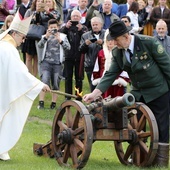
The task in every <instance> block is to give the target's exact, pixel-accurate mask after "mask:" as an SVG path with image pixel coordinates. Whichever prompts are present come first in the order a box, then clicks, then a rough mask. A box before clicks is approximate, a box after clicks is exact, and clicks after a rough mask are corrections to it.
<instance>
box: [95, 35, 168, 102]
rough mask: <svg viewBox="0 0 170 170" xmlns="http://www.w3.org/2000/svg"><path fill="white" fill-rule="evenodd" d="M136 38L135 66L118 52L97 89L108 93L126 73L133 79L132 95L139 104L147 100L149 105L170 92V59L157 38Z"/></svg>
mask: <svg viewBox="0 0 170 170" xmlns="http://www.w3.org/2000/svg"><path fill="white" fill-rule="evenodd" d="M134 36H135V43H134V51H133V59H132V63H129V62H128V61H127V59H126V56H125V53H124V50H122V49H118V48H117V47H116V48H114V49H113V52H112V55H113V59H112V63H111V66H110V69H109V70H108V71H107V72H106V73H105V75H104V77H103V78H102V80H101V82H100V83H99V85H98V86H97V87H96V88H97V89H99V90H100V91H102V92H105V91H106V90H107V89H108V87H110V85H111V84H112V83H113V82H114V80H115V79H116V78H117V76H118V75H119V74H120V73H121V72H122V70H124V71H127V73H128V75H129V77H130V79H131V82H132V90H131V93H132V94H133V95H134V96H135V98H136V101H140V98H141V96H143V98H144V100H145V102H146V103H148V102H150V101H152V100H154V99H156V98H158V97H160V96H161V95H163V94H165V93H166V92H168V91H169V87H170V56H169V55H168V54H167V53H166V52H165V50H164V48H163V46H162V45H161V44H160V43H159V42H158V41H157V40H156V39H154V38H153V37H149V36H143V35H134Z"/></svg>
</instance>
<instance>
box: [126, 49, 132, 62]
mask: <svg viewBox="0 0 170 170" xmlns="http://www.w3.org/2000/svg"><path fill="white" fill-rule="evenodd" d="M127 52H128V53H129V56H130V61H131V62H132V57H133V54H132V52H131V50H130V49H129V48H128V49H127Z"/></svg>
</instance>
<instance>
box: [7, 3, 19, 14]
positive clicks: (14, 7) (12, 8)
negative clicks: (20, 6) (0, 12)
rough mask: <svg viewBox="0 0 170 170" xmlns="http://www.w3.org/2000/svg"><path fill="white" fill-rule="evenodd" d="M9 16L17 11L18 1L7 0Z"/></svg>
mask: <svg viewBox="0 0 170 170" xmlns="http://www.w3.org/2000/svg"><path fill="white" fill-rule="evenodd" d="M6 1H7V6H8V10H9V14H11V15H14V14H15V13H16V10H17V0H6Z"/></svg>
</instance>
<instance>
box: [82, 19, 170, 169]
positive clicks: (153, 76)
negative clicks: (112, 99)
mask: <svg viewBox="0 0 170 170" xmlns="http://www.w3.org/2000/svg"><path fill="white" fill-rule="evenodd" d="M130 30H131V28H130V27H126V25H125V24H124V23H123V22H122V21H116V22H114V23H113V24H111V26H110V27H109V35H108V36H107V39H108V40H110V39H114V41H115V45H116V47H115V48H114V49H113V51H112V55H113V59H112V63H111V66H110V69H109V70H108V71H107V72H106V73H105V75H104V77H103V78H102V80H101V81H100V83H99V84H98V86H97V87H96V89H95V90H94V91H93V92H92V93H90V94H86V95H85V96H84V97H83V100H84V101H85V102H91V101H93V100H94V99H95V98H97V97H98V96H100V95H101V94H102V93H104V92H105V91H106V90H107V89H108V88H109V87H110V86H111V84H112V83H113V82H114V80H115V79H116V78H117V76H118V75H119V74H120V73H121V72H122V71H123V70H124V71H127V72H128V74H129V77H130V79H131V83H132V90H131V93H132V94H133V95H134V96H135V99H136V101H140V102H143V103H145V104H146V105H147V106H148V107H149V108H150V109H151V110H152V112H153V113H154V115H155V118H156V120H157V124H158V130H159V149H158V153H157V155H156V158H155V161H154V162H156V165H158V166H168V162H169V121H168V120H169V88H170V56H169V55H168V54H167V53H166V52H165V50H164V48H163V47H162V45H161V44H160V43H159V42H158V41H157V40H156V39H154V38H152V37H148V36H143V35H131V34H129V31H130Z"/></svg>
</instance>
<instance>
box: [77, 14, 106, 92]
mask: <svg viewBox="0 0 170 170" xmlns="http://www.w3.org/2000/svg"><path fill="white" fill-rule="evenodd" d="M91 27H92V30H90V31H88V32H86V33H84V34H83V35H82V37H81V41H80V47H79V50H80V52H82V53H84V54H85V62H84V67H85V72H86V74H87V78H88V82H89V85H90V90H91V91H93V90H94V88H95V86H94V85H92V81H91V76H92V73H93V68H94V64H95V61H96V58H97V54H98V52H99V51H100V50H101V49H102V45H103V41H104V34H105V30H104V29H103V22H102V20H101V18H99V17H93V18H92V19H91Z"/></svg>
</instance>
